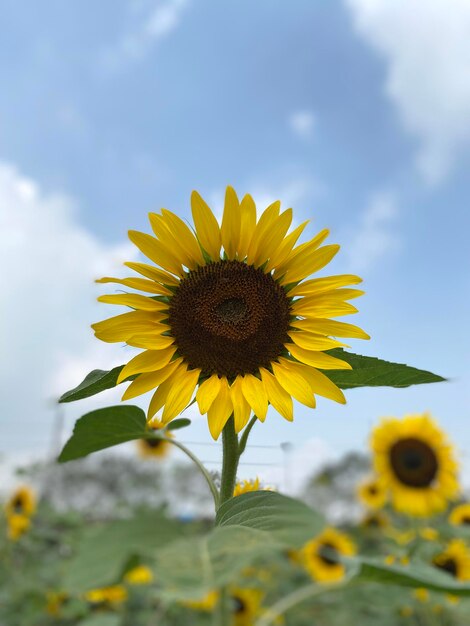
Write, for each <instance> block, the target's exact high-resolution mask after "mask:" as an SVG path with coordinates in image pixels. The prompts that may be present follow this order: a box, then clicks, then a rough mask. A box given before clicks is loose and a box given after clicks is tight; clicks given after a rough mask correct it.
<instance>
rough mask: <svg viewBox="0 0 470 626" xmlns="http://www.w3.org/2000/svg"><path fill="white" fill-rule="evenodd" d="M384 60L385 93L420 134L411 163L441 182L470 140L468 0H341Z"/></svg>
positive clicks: (407, 125) (431, 179) (408, 125)
mask: <svg viewBox="0 0 470 626" xmlns="http://www.w3.org/2000/svg"><path fill="white" fill-rule="evenodd" d="M346 3H347V5H349V7H350V8H351V10H352V12H353V15H354V21H355V25H356V28H357V30H358V32H359V33H360V34H361V35H362V36H363V37H364V39H365V40H366V41H367V42H368V43H369V44H370V45H371V46H372V47H373V48H375V49H376V50H377V51H378V52H379V54H380V55H382V56H383V57H384V58H385V60H386V61H387V79H386V93H387V95H388V96H389V98H390V99H391V100H392V101H393V103H394V104H395V105H396V107H397V109H398V111H399V113H400V116H401V118H402V121H403V124H404V126H405V128H406V129H407V130H408V131H409V132H410V133H411V134H412V135H414V136H415V137H416V138H417V139H418V140H419V145H420V147H419V151H418V154H417V156H416V164H417V166H418V168H419V170H420V172H421V173H422V175H423V176H424V178H425V180H426V181H428V182H429V183H438V182H440V181H442V180H443V179H444V178H445V177H446V175H447V174H448V173H449V171H450V169H451V167H452V166H453V165H454V163H455V162H456V160H457V159H458V157H459V156H460V154H461V153H462V152H463V150H464V149H465V148H468V146H469V144H470V81H469V79H468V77H469V75H470V2H468V0H414V1H413V2H412V3H410V2H409V0H346Z"/></svg>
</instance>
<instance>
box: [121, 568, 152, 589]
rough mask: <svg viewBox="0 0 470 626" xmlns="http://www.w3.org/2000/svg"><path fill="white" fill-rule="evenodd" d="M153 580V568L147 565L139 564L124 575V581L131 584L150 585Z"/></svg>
mask: <svg viewBox="0 0 470 626" xmlns="http://www.w3.org/2000/svg"><path fill="white" fill-rule="evenodd" d="M152 580H153V573H152V570H151V569H150V568H149V567H147V566H146V565H137V566H136V567H133V568H132V569H130V570H129V571H128V572H126V574H125V576H124V581H125V582H126V583H129V585H149V584H150V583H151V582H152Z"/></svg>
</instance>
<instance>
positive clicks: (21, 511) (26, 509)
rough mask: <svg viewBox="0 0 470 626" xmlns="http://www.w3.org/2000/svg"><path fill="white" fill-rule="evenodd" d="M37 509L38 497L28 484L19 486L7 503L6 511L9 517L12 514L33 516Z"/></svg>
mask: <svg viewBox="0 0 470 626" xmlns="http://www.w3.org/2000/svg"><path fill="white" fill-rule="evenodd" d="M35 510H36V497H35V495H34V492H33V490H32V489H31V488H30V487H27V486H26V485H23V486H22V487H18V489H17V490H16V491H15V492H14V493H13V494H12V496H11V497H10V499H9V500H8V501H7V503H6V507H5V512H6V515H7V517H8V516H11V515H24V516H26V517H31V516H32V515H33V514H34V512H35Z"/></svg>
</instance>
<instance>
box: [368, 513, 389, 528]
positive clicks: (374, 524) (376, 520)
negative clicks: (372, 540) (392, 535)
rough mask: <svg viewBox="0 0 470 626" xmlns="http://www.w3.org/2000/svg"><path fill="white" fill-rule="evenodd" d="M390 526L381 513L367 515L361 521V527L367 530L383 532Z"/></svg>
mask: <svg viewBox="0 0 470 626" xmlns="http://www.w3.org/2000/svg"><path fill="white" fill-rule="evenodd" d="M389 525H390V520H389V518H388V517H387V516H386V515H385V514H384V513H382V512H381V511H373V512H372V513H367V515H365V516H364V518H363V519H362V521H361V526H362V527H363V528H367V529H368V530H383V529H384V528H388V526H389Z"/></svg>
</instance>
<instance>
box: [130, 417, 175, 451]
mask: <svg viewBox="0 0 470 626" xmlns="http://www.w3.org/2000/svg"><path fill="white" fill-rule="evenodd" d="M164 427H165V426H164V424H162V423H161V422H159V421H157V420H155V419H153V420H151V421H150V422H149V423H148V424H147V430H150V431H152V432H153V433H155V435H156V436H155V437H152V438H150V439H138V440H137V447H138V450H139V454H140V456H141V457H143V458H157V459H163V458H164V457H166V456H167V454H168V453H169V451H170V447H171V443H169V442H168V441H166V440H165V439H163V437H161V436H159V435H158V431H160V430H162V429H163V428H164ZM165 437H169V438H170V439H171V438H172V437H173V435H172V433H170V432H166V433H165Z"/></svg>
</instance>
